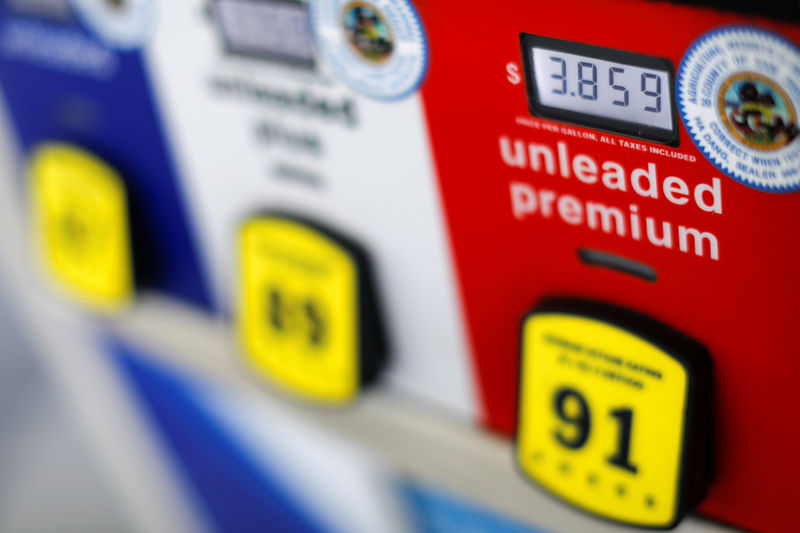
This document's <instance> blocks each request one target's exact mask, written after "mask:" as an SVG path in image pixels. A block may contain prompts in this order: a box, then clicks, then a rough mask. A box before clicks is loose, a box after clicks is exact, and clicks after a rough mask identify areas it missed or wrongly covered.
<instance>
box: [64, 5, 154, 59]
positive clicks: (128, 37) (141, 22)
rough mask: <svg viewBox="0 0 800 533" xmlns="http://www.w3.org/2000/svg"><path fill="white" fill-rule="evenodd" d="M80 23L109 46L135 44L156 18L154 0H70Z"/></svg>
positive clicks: (123, 47)
mask: <svg viewBox="0 0 800 533" xmlns="http://www.w3.org/2000/svg"><path fill="white" fill-rule="evenodd" d="M70 1H71V3H72V7H73V8H74V9H75V11H76V12H77V13H78V16H79V17H80V18H81V20H82V21H83V23H84V24H85V25H86V26H87V27H88V28H89V29H90V30H91V31H92V33H94V34H95V35H96V36H97V37H98V38H99V39H100V40H101V41H103V42H104V43H105V44H107V45H108V46H110V47H112V48H117V49H121V50H128V49H132V48H138V47H140V46H141V45H143V44H144V43H145V42H146V41H147V39H148V38H149V37H150V35H151V32H152V30H153V24H154V22H155V11H156V6H155V3H154V2H153V0H70Z"/></svg>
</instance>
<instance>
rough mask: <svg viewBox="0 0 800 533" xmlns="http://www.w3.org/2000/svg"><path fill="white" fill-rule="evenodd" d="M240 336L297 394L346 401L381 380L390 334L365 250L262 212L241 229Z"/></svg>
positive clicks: (255, 365)
mask: <svg viewBox="0 0 800 533" xmlns="http://www.w3.org/2000/svg"><path fill="white" fill-rule="evenodd" d="M238 248H239V251H238V256H239V288H238V292H239V296H238V298H239V299H238V302H237V305H236V309H237V317H236V320H237V326H238V327H237V329H238V335H239V341H240V344H241V346H242V347H243V349H244V353H245V357H246V359H247V362H248V364H249V366H250V367H251V368H252V369H253V370H254V371H255V372H256V373H257V374H258V375H259V376H261V377H263V378H265V379H267V380H268V381H270V382H272V383H274V384H276V385H278V386H279V387H280V388H283V389H285V390H287V391H289V392H291V393H293V394H294V395H296V396H299V397H302V398H305V399H308V400H311V401H314V402H318V403H322V404H330V405H341V404H346V403H348V402H349V401H351V400H353V399H354V398H355V397H357V395H358V394H359V392H360V391H361V389H362V387H363V386H365V385H367V384H368V383H370V382H371V381H373V380H374V378H375V377H377V374H378V373H379V371H380V369H381V368H382V367H383V366H384V362H385V358H386V349H385V339H384V335H383V329H382V325H381V320H380V318H379V316H378V305H377V302H376V296H375V292H374V286H373V282H372V276H371V273H370V266H369V261H368V258H367V256H366V254H365V252H364V251H363V250H362V249H361V248H360V247H359V246H358V245H356V244H354V243H353V242H351V241H349V240H348V239H345V238H344V237H341V236H339V235H338V234H335V233H333V232H331V231H329V230H326V229H323V228H321V227H320V226H317V225H316V224H311V223H309V222H306V221H301V220H298V219H295V218H292V217H287V216H284V215H273V214H267V215H261V216H256V217H254V218H251V219H249V220H248V221H247V222H245V223H244V224H243V225H242V227H241V229H240V233H239V243H238Z"/></svg>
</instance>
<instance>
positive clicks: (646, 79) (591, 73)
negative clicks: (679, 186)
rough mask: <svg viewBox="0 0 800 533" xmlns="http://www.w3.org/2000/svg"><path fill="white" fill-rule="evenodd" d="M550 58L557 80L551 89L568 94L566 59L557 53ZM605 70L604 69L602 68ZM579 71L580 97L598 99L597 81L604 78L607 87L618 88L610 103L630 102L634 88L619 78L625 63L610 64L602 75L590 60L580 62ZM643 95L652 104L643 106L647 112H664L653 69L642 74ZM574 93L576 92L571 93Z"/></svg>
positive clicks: (600, 81)
mask: <svg viewBox="0 0 800 533" xmlns="http://www.w3.org/2000/svg"><path fill="white" fill-rule="evenodd" d="M550 61H551V62H552V64H553V68H554V71H553V74H551V75H550V77H551V78H552V79H554V80H555V81H556V83H555V84H554V86H553V88H552V92H553V94H558V95H566V94H567V78H568V74H567V61H566V60H565V59H564V58H561V57H558V56H550ZM603 70H605V69H603ZM576 74H577V77H578V86H577V96H578V97H580V98H582V99H584V100H590V101H593V102H595V101H597V92H598V91H597V87H598V83H602V82H603V78H605V81H607V83H608V86H609V87H610V88H611V89H612V90H613V91H615V92H614V96H615V97H614V99H613V100H612V101H611V104H613V105H615V106H619V107H628V106H629V105H630V100H631V98H630V91H631V88H630V87H627V86H625V85H622V84H621V82H620V78H621V77H622V75H624V74H625V68H624V67H622V66H614V67H608V70H607V72H606V73H605V74H606V75H605V76H603V75H602V74H603V73H602V72H600V71H599V69H598V68H597V65H595V64H594V63H591V62H589V61H578V64H577V69H576ZM638 89H639V90H640V91H641V92H642V94H644V95H645V96H648V97H650V100H649V101H648V102H649V103H648V104H646V105H644V106H643V109H644V110H645V111H649V112H651V113H660V112H661V78H660V77H659V76H657V75H656V74H653V73H651V72H642V73H641V74H640V76H639V88H638ZM570 95H571V96H574V94H573V93H570Z"/></svg>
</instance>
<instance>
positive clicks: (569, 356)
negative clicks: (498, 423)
mask: <svg viewBox="0 0 800 533" xmlns="http://www.w3.org/2000/svg"><path fill="white" fill-rule="evenodd" d="M601 307H602V306H599V307H598V306H594V307H593V306H592V305H591V304H583V305H582V304H581V303H579V302H577V303H576V302H573V303H568V304H561V305H553V304H550V305H545V306H544V307H541V308H539V309H538V310H536V311H534V312H533V313H531V314H530V315H528V316H527V317H526V318H525V320H524V322H523V326H522V359H521V370H520V372H521V380H520V386H521V393H520V394H521V396H520V412H519V426H518V430H517V431H518V432H517V448H516V457H517V463H518V465H519V467H520V468H521V469H522V471H523V472H524V473H525V474H526V475H528V476H529V477H530V478H531V479H532V480H534V481H535V482H537V483H538V484H540V485H542V486H543V487H544V488H546V489H548V490H549V491H551V492H553V493H555V494H557V495H558V496H560V497H561V498H563V499H565V500H566V501H568V502H570V503H572V504H574V505H576V506H578V507H581V508H582V509H585V510H587V511H589V512H592V513H594V514H597V515H600V516H603V517H605V518H608V519H613V520H617V521H621V522H626V523H630V524H636V525H641V526H650V527H669V526H672V525H674V524H675V523H677V521H678V520H679V519H680V516H681V515H682V513H683V510H684V509H685V508H686V506H687V498H691V495H690V494H689V491H688V487H687V486H686V483H687V482H689V480H690V479H691V480H695V479H697V474H699V475H700V478H701V479H703V480H706V479H707V472H706V471H703V470H699V471H698V470H695V471H694V472H692V473H691V474H689V473H687V465H688V464H691V465H692V468H695V469H697V468H700V469H702V468H705V467H707V465H702V464H697V463H696V462H695V455H693V454H695V453H703V452H707V450H708V448H707V446H708V441H707V437H708V434H707V433H706V432H705V431H704V430H700V431H694V430H693V429H692V428H693V426H691V425H690V421H693V420H694V419H696V418H697V417H702V418H705V417H706V416H707V410H708V402H707V397H706V396H705V394H706V393H707V391H708V382H707V381H708V378H709V375H708V368H709V367H708V354H707V353H706V352H705V349H704V348H702V347H701V346H699V345H696V344H693V343H691V342H688V341H679V342H682V344H683V345H682V346H681V347H680V349H683V350H684V351H683V353H680V354H676V352H672V353H671V352H670V351H669V350H670V349H669V348H665V346H670V338H669V336H670V335H671V333H670V332H669V331H668V330H667V329H666V328H661V327H660V326H659V325H654V324H652V323H650V322H645V321H643V320H644V319H641V318H639V317H635V315H632V316H633V317H634V318H633V321H632V322H628V323H627V324H626V323H625V320H624V319H623V320H621V321H614V320H613V319H612V321H609V320H608V319H607V318H605V319H604V318H600V316H605V317H608V316H609V313H608V312H604V313H602V314H601V313H599V312H596V311H598V310H599V309H600V308H601ZM592 310H595V313H593V312H592ZM615 313H621V315H620V316H625V314H626V313H625V312H624V311H618V310H611V312H610V314H611V316H614V314H615ZM637 325H638V327H639V328H641V329H640V330H639V331H642V332H643V331H647V333H646V334H644V335H642V334H639V333H636V332H635V331H636V329H637ZM687 348H688V351H687ZM698 391H701V392H698ZM689 448H691V449H689ZM687 458H689V459H688V460H687ZM695 496H696V495H695Z"/></svg>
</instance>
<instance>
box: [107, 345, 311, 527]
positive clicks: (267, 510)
mask: <svg viewBox="0 0 800 533" xmlns="http://www.w3.org/2000/svg"><path fill="white" fill-rule="evenodd" d="M111 352H112V353H113V355H114V357H115V360H116V361H117V362H118V363H119V366H120V368H121V369H122V370H123V372H124V374H125V376H126V377H127V378H128V379H129V381H130V383H131V384H132V388H133V389H134V390H135V393H136V395H137V396H138V397H139V398H140V400H141V404H142V406H143V407H144V409H145V411H146V412H147V413H148V415H149V416H150V419H151V420H152V422H153V424H154V426H155V429H156V433H157V434H158V435H159V437H160V438H161V440H162V441H163V442H164V444H165V445H166V447H167V448H168V450H169V452H170V455H171V457H172V458H173V459H174V460H175V463H176V464H177V465H178V468H179V470H180V472H181V473H182V474H183V478H184V479H185V481H186V483H187V485H188V487H189V489H190V491H191V493H192V494H193V495H194V496H195V497H196V499H197V501H198V502H199V503H200V507H201V508H202V509H203V510H204V511H205V512H206V514H207V515H208V517H209V518H210V521H211V522H212V524H213V526H214V528H215V529H216V530H218V531H224V532H231V533H236V532H245V531H259V532H263V531H275V532H292V533H294V532H297V533H324V532H325V529H323V528H322V527H321V526H320V525H318V524H317V523H316V521H315V520H314V518H313V517H311V516H309V515H307V514H304V513H303V512H302V510H301V509H300V507H299V506H298V505H297V504H296V502H295V501H293V500H292V499H291V497H290V496H288V494H287V493H286V492H285V491H283V490H282V489H281V487H280V486H278V484H277V483H276V482H275V481H274V480H273V479H272V478H271V477H270V476H269V473H268V472H265V471H264V470H263V466H259V464H258V463H256V462H255V461H254V460H252V458H251V457H250V456H248V455H247V453H246V452H245V451H244V449H243V448H242V447H241V446H240V445H239V443H237V442H236V441H235V439H234V438H233V437H232V436H231V435H230V434H229V433H228V432H226V431H225V429H224V426H223V425H221V423H220V421H218V420H216V419H215V418H214V416H213V415H212V414H211V413H209V412H208V411H207V410H206V409H205V408H204V407H203V402H202V401H201V400H200V396H201V395H202V394H203V390H202V389H201V388H199V386H198V385H196V384H192V383H190V382H188V381H186V380H185V378H183V377H181V376H179V375H178V374H175V373H173V372H171V371H168V370H166V369H165V368H163V367H161V366H158V365H156V364H155V363H153V362H152V359H150V358H148V357H147V356H143V355H141V354H140V353H137V351H136V350H135V349H133V348H131V347H129V346H126V345H123V344H120V343H118V342H113V343H111Z"/></svg>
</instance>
